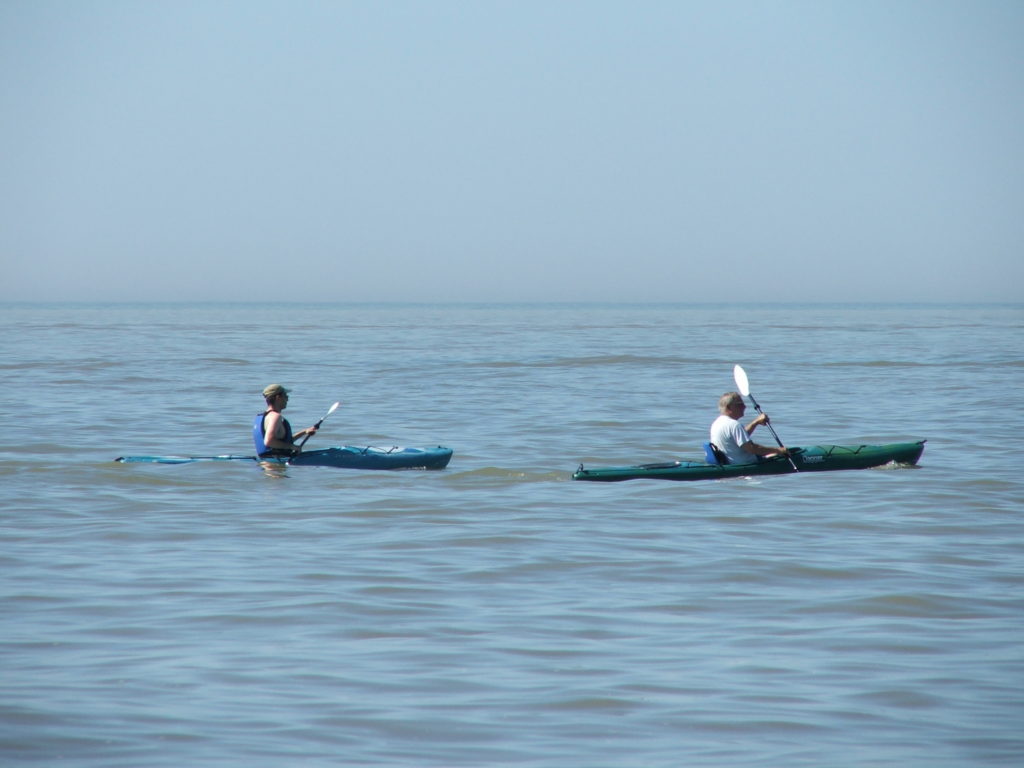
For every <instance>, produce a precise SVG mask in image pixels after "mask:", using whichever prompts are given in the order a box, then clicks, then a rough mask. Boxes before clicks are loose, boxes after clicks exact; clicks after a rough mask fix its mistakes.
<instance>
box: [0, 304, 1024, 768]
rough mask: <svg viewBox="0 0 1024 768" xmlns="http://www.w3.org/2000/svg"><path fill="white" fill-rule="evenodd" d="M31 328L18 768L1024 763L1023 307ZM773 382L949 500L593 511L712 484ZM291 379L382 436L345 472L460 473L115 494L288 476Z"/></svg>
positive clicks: (869, 487) (131, 320)
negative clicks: (900, 450) (272, 395)
mask: <svg viewBox="0 0 1024 768" xmlns="http://www.w3.org/2000/svg"><path fill="white" fill-rule="evenodd" d="M0 317H2V319H3V321H4V328H5V331H6V332H5V334H4V337H3V340H2V341H0V370H2V371H3V377H4V381H5V382H6V384H7V397H6V407H5V409H4V412H5V416H6V419H5V420H6V422H7V434H8V440H7V441H5V445H4V447H3V448H0V457H2V465H0V473H2V477H3V491H4V493H3V502H2V506H0V509H2V513H0V537H2V547H0V588H2V595H3V609H2V614H0V680H2V685H3V697H2V699H0V765H4V766H21V765H40V766H44V765H45V766H52V765H61V766H72V767H73V768H87V767H88V768H92V767H96V768H100V767H103V768H106V767H108V766H109V767H111V768H117V767H123V768H142V767H148V766H161V767H163V766H167V767H168V768H170V767H171V766H174V767H176V768H177V767H180V766H184V765H189V766H212V767H217V766H246V767H247V768H263V767H266V768H278V767H280V766H330V765H358V766H432V767H433V766H492V765H516V766H566V765H575V766H666V767H667V766H680V765H693V766H728V767H730V768H731V767H735V766H890V765H900V766H929V767H930V768H933V767H934V766H1004V765H1005V766H1011V765H1013V766H1016V765H1021V764H1024V735H1022V734H1024V729H1022V728H1021V724H1022V723H1024V694H1022V690H1024V652H1022V643H1021V638H1022V637H1024V634H1022V630H1024V618H1022V617H1024V598H1022V595H1024V591H1022V587H1024V557H1022V556H1024V525H1022V523H1021V510H1022V503H1021V502H1022V499H1024V480H1022V479H1021V472H1020V470H1019V469H1018V468H1016V466H1015V464H1014V462H1013V459H1014V456H1015V454H1016V450H1015V449H1016V448H1017V446H1018V444H1019V437H1020V434H1021V433H1022V431H1024V418H1022V417H1021V415H1020V414H1021V411H1020V408H1019V407H1018V403H1017V400H1018V395H1019V393H1020V391H1021V388H1020V380H1021V377H1022V376H1024V333H1022V331H1024V308H1022V307H1021V306H991V307H965V306H927V307H915V306H649V307H641V306H614V305H607V306H399V305H396V306H355V305H337V306H313V307H308V306H299V305H291V306H289V305H281V306H280V307H277V308H271V309H270V310H267V309H266V308H262V307H260V308H258V307H248V306H240V305H236V306H232V305H158V306H125V305H120V306H119V305H109V306H108V305H81V306H70V305H49V306H47V305H3V306H0ZM257 320H258V322H257ZM736 363H740V364H742V365H743V366H744V367H745V369H746V370H747V373H748V375H749V377H750V382H751V389H752V390H753V392H754V395H755V397H757V399H758V401H759V402H760V403H761V405H762V406H763V407H764V408H765V410H766V411H768V412H769V413H770V414H771V415H772V419H773V424H774V425H775V427H776V429H777V430H778V432H779V434H780V436H781V437H782V438H783V439H784V440H785V441H786V442H787V443H788V444H790V445H801V444H814V443H859V442H894V441H904V440H913V439H927V440H928V444H927V448H926V450H925V454H924V457H923V459H922V461H921V465H920V467H917V468H882V469H877V470H866V471H862V472H845V473H821V474H815V475H797V476H781V477H767V478H758V479H745V480H734V481H722V482H704V483H669V482H658V481H633V482H627V483H613V484H592V483H575V482H572V481H571V480H570V475H571V473H572V471H573V470H574V469H575V468H576V467H577V466H578V465H579V464H580V463H581V462H582V463H584V464H586V465H587V466H598V465H602V464H623V463H640V462H646V461H656V460H663V459H668V458H676V457H695V456H697V455H699V453H700V443H701V442H702V441H703V440H704V439H705V435H706V431H707V426H708V424H709V423H710V421H711V420H712V419H713V418H714V416H715V405H716V402H717V399H718V396H719V395H720V394H721V393H722V392H723V391H725V390H728V389H732V388H733V382H732V367H733V365H734V364H736ZM273 381H281V382H283V383H285V384H286V385H288V386H290V387H291V388H292V398H291V405H290V407H289V410H288V416H289V418H290V419H291V421H292V423H293V424H294V425H295V426H296V427H301V426H306V425H308V424H310V423H312V422H313V421H315V420H316V419H318V418H319V417H320V416H322V415H323V414H324V412H325V411H326V410H327V408H328V406H330V404H331V403H332V402H334V401H335V400H340V401H341V402H342V407H341V408H340V409H339V410H338V411H337V412H336V413H335V414H333V415H332V416H331V418H330V419H329V420H328V421H326V422H325V424H324V427H323V429H322V430H321V432H320V433H319V434H318V435H317V436H316V437H315V438H314V439H313V440H314V442H312V443H311V444H310V447H325V446H327V445H331V444H345V443H348V444H378V445H379V444H384V445H392V444H395V445H436V444H438V443H442V444H445V445H449V446H451V447H452V448H453V449H454V450H455V457H454V458H453V460H452V463H451V465H450V466H449V468H448V469H447V470H445V471H443V472H397V473H380V472H354V471H346V470H333V469H321V468H310V467H296V468H289V469H286V470H284V471H279V472H276V473H266V472H264V471H263V470H262V469H261V468H260V467H259V466H258V465H257V464H256V463H255V462H253V463H248V462H237V463H216V464H214V463H206V464H190V465H178V466H156V465H122V464H117V463H114V462H113V461H112V459H113V458H115V457H116V456H119V455H125V454H195V455H211V454H221V453H248V452H250V451H251V449H252V446H251V442H250V440H249V437H248V431H249V424H250V421H251V418H252V415H253V414H254V413H255V412H256V411H257V410H259V409H260V407H261V405H262V401H261V397H260V391H261V390H262V388H263V387H264V386H265V385H266V384H268V383H270V382H273ZM761 439H762V441H769V440H770V435H769V434H765V435H763V436H762V437H761Z"/></svg>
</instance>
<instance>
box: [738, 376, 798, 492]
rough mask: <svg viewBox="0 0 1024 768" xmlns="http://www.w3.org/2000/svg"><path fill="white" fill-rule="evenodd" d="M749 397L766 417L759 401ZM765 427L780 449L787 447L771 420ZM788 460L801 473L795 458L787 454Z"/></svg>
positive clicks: (751, 396) (750, 395) (758, 410)
mask: <svg viewBox="0 0 1024 768" xmlns="http://www.w3.org/2000/svg"><path fill="white" fill-rule="evenodd" d="M747 397H749V398H750V402H752V403H753V404H754V408H755V409H757V412H758V413H760V414H761V415H762V416H764V411H762V410H761V406H760V405H758V404H757V400H755V399H754V396H753V395H752V394H750V393H749V392H748V393H747ZM764 425H765V426H766V427H768V429H769V431H770V432H771V433H772V437H774V438H775V442H776V443H778V444H779V448H785V447H786V446H785V445H783V444H782V441H781V440H780V439H779V435H778V434H777V433H776V431H775V427H773V426H772V422H771V420H769V421H766V422H765V423H764ZM786 458H787V459H789V465H790V466H791V467H793V470H794V471H796V472H799V471H800V470H799V469H797V468H796V462H795V461H793V457H792V456H789V455H788V454H787V456H786Z"/></svg>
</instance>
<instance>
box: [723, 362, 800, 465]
mask: <svg viewBox="0 0 1024 768" xmlns="http://www.w3.org/2000/svg"><path fill="white" fill-rule="evenodd" d="M732 377H733V379H735V380H736V387H737V389H739V391H740V394H741V395H743V396H744V397H749V398H750V402H752V403H753V404H754V407H755V408H756V409H757V412H758V413H760V414H761V415H762V416H763V415H764V411H762V410H761V406H760V405H758V404H757V400H755V399H754V396H753V395H752V394H750V382H749V381H748V380H747V372H746V371H744V370H743V369H742V368H741V367H740V366H738V365H737V366H735V367H734V368H733V369H732ZM765 426H766V427H768V429H769V430H771V433H772V437H774V438H775V442H776V443H778V444H779V448H785V447H786V446H785V445H783V444H782V441H781V440H779V436H778V434H776V432H775V427H773V426H772V423H771V422H770V421H766V422H765ZM786 458H787V459H789V465H790V466H791V467H793V471H794V472H799V471H800V470H799V469H797V468H796V462H795V461H793V457H792V456H789V455H788V454H787V455H786Z"/></svg>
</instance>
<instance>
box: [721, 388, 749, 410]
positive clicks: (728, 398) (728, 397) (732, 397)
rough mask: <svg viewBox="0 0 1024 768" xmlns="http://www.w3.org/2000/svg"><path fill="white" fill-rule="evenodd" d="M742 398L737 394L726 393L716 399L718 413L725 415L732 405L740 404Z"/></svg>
mask: <svg viewBox="0 0 1024 768" xmlns="http://www.w3.org/2000/svg"><path fill="white" fill-rule="evenodd" d="M742 402H743V396H742V395H740V393H739V392H726V393H725V394H724V395H722V396H721V397H720V398H718V412H719V413H725V412H726V410H728V408H729V406H730V405H732V404H733V403H742Z"/></svg>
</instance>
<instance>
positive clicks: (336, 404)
mask: <svg viewBox="0 0 1024 768" xmlns="http://www.w3.org/2000/svg"><path fill="white" fill-rule="evenodd" d="M339 405H341V403H335V404H334V405H332V406H331V409H330V410H329V411H327V413H325V414H324V418H323V419H320V421H318V422H317V423H316V424H314V425H313V429H320V425H321V424H323V423H324V419H326V418H327V417H328V416H330V415H331V414H332V413H334V412H335V411H336V410H338V406H339ZM312 434H313V433H312V432H307V433H306V434H305V436H304V437H303V438H302V442H301V443H299V448H301V447H302V446H304V445H305V444H306V441H307V440H309V438H310V437H312Z"/></svg>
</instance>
